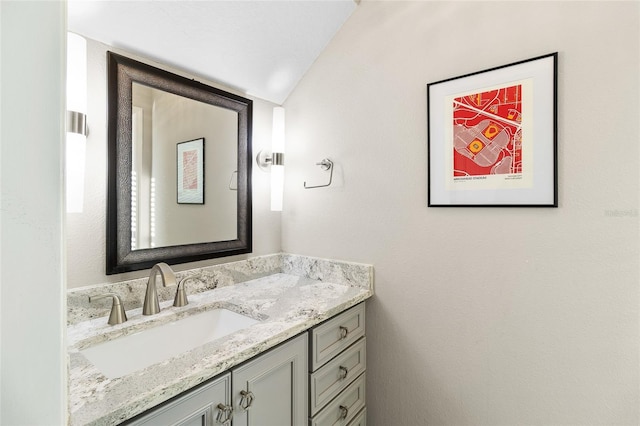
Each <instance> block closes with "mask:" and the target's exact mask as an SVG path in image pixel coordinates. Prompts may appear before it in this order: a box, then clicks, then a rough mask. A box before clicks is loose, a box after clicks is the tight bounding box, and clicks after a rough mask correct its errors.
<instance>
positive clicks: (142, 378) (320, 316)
mask: <svg viewBox="0 0 640 426" xmlns="http://www.w3.org/2000/svg"><path fill="white" fill-rule="evenodd" d="M285 256H286V255H285ZM293 259H294V262H293V263H292V262H289V263H288V265H289V267H286V265H287V261H289V260H290V258H287V257H285V261H284V264H285V267H284V268H282V270H283V271H284V272H278V273H273V274H271V275H268V276H263V277H259V278H255V279H251V280H248V281H245V282H239V283H234V284H233V285H227V286H224V287H218V288H215V289H213V290H205V291H202V292H199V293H196V294H190V295H189V304H188V305H187V306H185V307H182V308H175V307H173V306H172V300H166V301H163V302H161V303H160V306H161V312H160V313H159V314H157V315H153V316H142V314H141V308H135V309H131V310H127V316H128V318H129V320H128V321H127V322H125V323H124V324H120V325H116V326H109V325H107V324H106V318H105V317H101V318H95V319H90V320H86V321H80V322H77V323H75V324H70V325H69V327H68V343H69V360H70V372H69V405H70V424H71V425H86V424H100V425H105V424H118V423H120V422H122V421H124V420H126V419H129V418H132V417H134V416H135V415H137V414H140V413H142V412H144V411H146V410H148V409H149V408H152V407H154V406H156V405H158V404H160V403H162V402H164V401H166V400H168V399H170V398H172V397H174V396H176V395H179V394H180V393H182V392H184V391H186V390H188V389H190V388H192V387H194V386H196V385H198V384H199V383H202V382H204V381H206V380H208V379H210V378H213V377H214V376H216V375H218V374H220V373H223V372H225V371H226V370H228V369H230V368H231V367H233V366H235V365H237V364H239V363H241V362H243V361H246V360H248V359H250V358H252V357H254V356H256V355H258V354H260V353H261V352H264V351H265V350H267V349H269V348H272V347H274V346H276V345H277V344H279V343H281V342H284V341H285V340H287V339H289V338H291V337H294V336H296V335H297V334H300V333H302V332H304V331H305V330H308V329H309V328H310V327H312V326H314V325H316V324H318V323H320V322H322V321H324V320H326V319H328V318H330V317H332V316H334V315H336V314H338V313H340V312H342V311H344V310H346V309H348V308H350V307H352V306H354V305H356V304H358V303H360V302H362V301H364V300H366V299H367V298H369V297H371V296H372V295H373V284H372V267H370V266H369V265H357V264H346V265H347V267H348V268H349V267H351V266H353V265H356V266H362V267H364V268H365V269H364V271H365V273H364V274H362V273H360V275H365V276H366V275H367V274H368V275H369V283H365V284H364V285H363V283H362V282H359V283H353V282H350V280H349V279H347V280H344V279H340V277H341V276H344V275H345V274H343V273H341V274H335V273H333V272H332V273H330V274H327V273H321V272H320V273H319V272H318V270H319V268H318V265H320V266H322V267H323V268H324V270H325V271H334V272H335V270H336V268H337V269H338V270H340V271H343V270H344V265H345V264H334V263H331V262H330V261H314V260H311V261H309V258H300V257H294V258H293ZM323 262H324V263H323ZM292 265H293V267H291V266H292ZM300 265H303V266H304V267H303V268H300ZM336 265H338V266H336ZM367 268H368V269H367ZM320 269H322V268H320ZM336 277H338V278H336ZM331 278H334V279H333V280H331V281H329V280H328V279H331ZM332 281H335V282H332ZM361 281H362V280H361ZM215 308H226V309H229V310H232V311H235V312H237V313H240V314H244V315H246V316H249V317H251V318H254V319H256V320H259V322H258V323H257V324H255V325H252V326H250V327H248V328H245V329H243V330H240V331H238V332H235V333H232V334H230V335H228V336H226V337H223V338H220V339H218V340H214V341H212V342H209V343H207V344H205V345H203V346H201V347H198V348H195V349H193V350H190V351H188V352H185V353H182V354H180V355H178V356H175V357H173V358H170V359H167V360H165V361H162V362H159V363H157V364H154V365H151V366H149V367H147V368H144V369H142V370H139V371H136V372H133V373H131V374H128V375H125V376H123V377H119V378H115V379H110V378H107V377H105V376H104V375H103V374H102V373H101V372H100V371H99V370H98V369H97V368H96V367H95V366H93V365H92V364H91V363H90V362H89V361H88V360H87V359H86V358H85V356H84V355H83V354H82V353H81V352H80V351H81V350H83V349H85V348H87V347H91V346H93V345H96V344H98V343H101V342H104V341H107V340H112V339H115V338H117V337H120V336H123V335H127V334H131V333H134V332H138V331H140V330H145V329H148V328H151V327H154V326H156V325H160V324H164V323H169V322H172V321H175V320H177V319H180V318H183V317H185V316H189V315H193V314H197V313H200V312H204V311H207V310H209V309H215Z"/></svg>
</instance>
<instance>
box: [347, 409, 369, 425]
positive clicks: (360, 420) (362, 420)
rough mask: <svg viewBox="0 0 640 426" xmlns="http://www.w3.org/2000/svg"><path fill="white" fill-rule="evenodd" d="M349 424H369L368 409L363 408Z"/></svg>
mask: <svg viewBox="0 0 640 426" xmlns="http://www.w3.org/2000/svg"><path fill="white" fill-rule="evenodd" d="M348 426H367V409H366V408H363V409H362V411H360V414H358V416H357V417H356V418H355V419H353V420H351V423H349V425H348Z"/></svg>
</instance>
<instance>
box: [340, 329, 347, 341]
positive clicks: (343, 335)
mask: <svg viewBox="0 0 640 426" xmlns="http://www.w3.org/2000/svg"><path fill="white" fill-rule="evenodd" d="M348 334H349V329H348V328H347V327H343V326H340V340H344V339H346V338H347V335H348Z"/></svg>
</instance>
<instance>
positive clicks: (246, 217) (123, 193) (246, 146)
mask: <svg viewBox="0 0 640 426" xmlns="http://www.w3.org/2000/svg"><path fill="white" fill-rule="evenodd" d="M107 72H108V123H109V124H108V143H109V147H108V157H109V158H108V193H107V197H108V199H107V235H106V241H107V265H106V266H107V270H106V273H107V275H111V274H118V273H123V272H129V271H136V270H141V269H149V268H151V267H152V266H153V265H154V264H156V263H158V262H166V263H168V264H176V263H185V262H193V261H198V260H205V259H212V258H217V257H224V256H233V255H238V254H244V253H250V252H251V249H252V236H251V232H252V229H251V222H252V221H251V158H252V154H251V123H252V113H253V101H251V100H250V99H246V98H243V97H241V96H237V95H234V94H232V93H228V92H225V91H223V90H220V89H216V88H214V87H211V86H207V85H205V84H202V83H200V82H198V81H195V80H190V79H188V78H185V77H181V76H179V75H176V74H173V73H170V72H168V71H165V70H162V69H159V68H156V67H153V66H150V65H147V64H144V63H141V62H138V61H136V60H133V59H130V58H127V57H124V56H122V55H118V54H116V53H113V52H107ZM133 82H138V83H141V84H144V85H147V86H151V87H154V88H157V89H160V90H163V91H165V92H169V93H173V94H176V95H179V96H183V97H186V98H190V99H194V100H197V101H200V102H204V103H207V104H210V105H215V106H219V107H222V108H227V109H230V110H233V111H235V112H237V113H238V174H237V178H238V206H237V227H238V229H237V238H236V239H235V240H230V241H213V242H206V243H197V244H184V245H177V246H169V247H157V248H148V249H139V250H132V249H131V166H132V117H131V115H132V113H131V111H132V84H133Z"/></svg>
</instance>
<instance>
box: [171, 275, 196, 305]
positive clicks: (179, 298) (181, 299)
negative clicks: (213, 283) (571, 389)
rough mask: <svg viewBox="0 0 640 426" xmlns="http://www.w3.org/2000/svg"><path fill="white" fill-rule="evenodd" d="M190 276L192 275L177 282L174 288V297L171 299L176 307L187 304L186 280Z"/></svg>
mask: <svg viewBox="0 0 640 426" xmlns="http://www.w3.org/2000/svg"><path fill="white" fill-rule="evenodd" d="M192 278H193V277H186V278H183V279H181V280H180V282H179V283H178V288H177V289H176V297H175V298H174V299H173V306H175V307H176V308H180V307H182V306H186V305H188V304H189V299H187V288H186V282H187V281H188V280H190V279H192Z"/></svg>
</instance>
